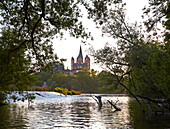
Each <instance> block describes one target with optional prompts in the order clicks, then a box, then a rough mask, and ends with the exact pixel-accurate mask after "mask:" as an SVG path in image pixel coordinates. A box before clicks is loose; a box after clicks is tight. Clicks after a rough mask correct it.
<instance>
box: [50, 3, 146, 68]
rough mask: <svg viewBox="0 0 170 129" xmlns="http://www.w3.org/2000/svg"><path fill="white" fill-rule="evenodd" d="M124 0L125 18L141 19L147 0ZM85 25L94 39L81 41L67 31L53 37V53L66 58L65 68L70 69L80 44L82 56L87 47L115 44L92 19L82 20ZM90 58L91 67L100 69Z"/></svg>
mask: <svg viewBox="0 0 170 129" xmlns="http://www.w3.org/2000/svg"><path fill="white" fill-rule="evenodd" d="M124 1H126V3H127V5H126V9H127V18H128V21H129V22H130V23H134V22H135V21H138V22H140V21H142V18H141V15H142V8H143V7H144V6H145V5H147V4H148V0H124ZM84 23H85V26H86V27H88V31H89V32H91V34H92V36H93V37H94V40H93V41H91V40H88V41H87V44H83V43H81V39H76V38H73V37H70V36H69V35H68V34H67V33H65V36H64V38H63V39H62V40H60V39H56V38H55V39H54V40H53V46H54V53H56V54H57V55H58V57H59V58H64V59H67V61H66V62H64V65H65V68H69V69H71V58H72V57H74V58H75V59H76V58H77V56H78V54H79V50H80V45H81V47H82V53H83V57H85V56H86V55H89V52H88V51H89V48H91V47H93V48H94V49H95V50H98V49H101V48H103V47H104V45H105V43H107V42H108V43H109V44H111V45H113V46H116V43H115V40H114V39H113V38H109V37H106V36H104V37H102V36H101V35H102V33H101V30H99V29H96V28H95V23H93V22H92V20H86V19H85V20H84ZM89 57H90V60H91V69H94V70H97V71H101V70H102V68H101V67H100V66H99V65H97V64H94V59H93V57H92V56H90V55H89Z"/></svg>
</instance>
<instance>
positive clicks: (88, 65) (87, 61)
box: [84, 55, 90, 70]
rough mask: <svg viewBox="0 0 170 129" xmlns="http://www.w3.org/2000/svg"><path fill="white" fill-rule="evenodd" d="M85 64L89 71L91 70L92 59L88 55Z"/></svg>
mask: <svg viewBox="0 0 170 129" xmlns="http://www.w3.org/2000/svg"><path fill="white" fill-rule="evenodd" d="M84 62H85V63H86V64H87V69H88V70H90V58H89V57H88V55H86V57H85V61H84Z"/></svg>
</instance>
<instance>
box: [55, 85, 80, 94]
mask: <svg viewBox="0 0 170 129" xmlns="http://www.w3.org/2000/svg"><path fill="white" fill-rule="evenodd" d="M54 91H55V92H58V93H62V94H64V95H81V92H79V91H74V90H71V91H69V90H68V89H67V88H60V87H56V88H55V89H54Z"/></svg>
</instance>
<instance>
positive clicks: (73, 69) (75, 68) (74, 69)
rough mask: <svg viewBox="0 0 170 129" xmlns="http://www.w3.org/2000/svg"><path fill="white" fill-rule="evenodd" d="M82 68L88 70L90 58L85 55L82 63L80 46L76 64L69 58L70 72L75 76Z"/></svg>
mask: <svg viewBox="0 0 170 129" xmlns="http://www.w3.org/2000/svg"><path fill="white" fill-rule="evenodd" d="M83 68H86V69H88V70H90V58H89V57H88V55H86V57H85V59H84V62H83V54H82V49H81V46H80V51H79V55H78V57H77V60H76V62H75V60H74V58H73V57H72V58H71V72H72V74H75V73H77V72H79V71H81V70H82V69H83Z"/></svg>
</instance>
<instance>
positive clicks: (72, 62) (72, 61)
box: [71, 57, 74, 70]
mask: <svg viewBox="0 0 170 129" xmlns="http://www.w3.org/2000/svg"><path fill="white" fill-rule="evenodd" d="M73 69H74V58H73V57H72V58H71V70H73Z"/></svg>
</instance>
